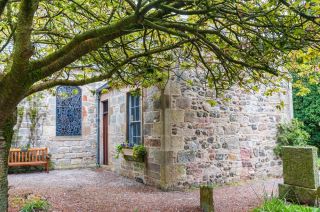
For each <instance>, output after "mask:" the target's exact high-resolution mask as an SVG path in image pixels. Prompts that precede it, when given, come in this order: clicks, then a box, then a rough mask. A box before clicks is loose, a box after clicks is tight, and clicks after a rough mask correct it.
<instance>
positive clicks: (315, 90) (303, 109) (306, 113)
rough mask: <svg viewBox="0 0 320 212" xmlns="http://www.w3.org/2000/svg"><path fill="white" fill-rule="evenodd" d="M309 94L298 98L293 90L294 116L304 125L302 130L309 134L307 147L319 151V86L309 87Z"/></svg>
mask: <svg viewBox="0 0 320 212" xmlns="http://www.w3.org/2000/svg"><path fill="white" fill-rule="evenodd" d="M308 88H309V89H310V93H309V94H307V95H305V96H298V95H297V92H298V89H293V108H294V116H295V118H297V119H298V120H300V121H303V123H304V129H305V130H306V131H307V132H308V133H309V134H310V140H309V142H308V144H309V145H313V146H316V147H318V148H319V149H320V109H319V108H320V86H319V85H309V87H308Z"/></svg>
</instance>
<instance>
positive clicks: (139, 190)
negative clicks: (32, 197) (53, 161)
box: [9, 169, 281, 212]
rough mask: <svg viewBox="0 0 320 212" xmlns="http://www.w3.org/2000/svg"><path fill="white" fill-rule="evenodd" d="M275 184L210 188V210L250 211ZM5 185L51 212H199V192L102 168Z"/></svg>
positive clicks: (19, 178) (13, 179)
mask: <svg viewBox="0 0 320 212" xmlns="http://www.w3.org/2000/svg"><path fill="white" fill-rule="evenodd" d="M279 182H281V180H279V179H269V180H266V181H255V182H250V184H249V183H246V184H243V185H238V186H223V187H220V188H216V189H215V190H214V201H215V210H216V211H218V212H220V211H221V212H229V211H230V212H231V211H236V212H241V211H250V210H251V209H252V208H254V207H256V206H257V205H259V204H260V203H261V202H262V200H263V196H264V194H265V193H266V192H265V191H267V192H268V193H269V194H270V193H271V192H272V191H273V192H277V184H278V183H279ZM9 185H10V192H9V193H10V198H11V199H14V198H15V197H17V196H18V197H21V196H26V195H28V194H36V195H41V196H43V197H44V198H46V199H48V201H49V202H50V204H51V205H52V208H51V209H52V211H65V212H73V211H77V212H78V211H94V212H104V211H108V212H109V211H116V212H118V211H139V212H140V211H166V212H167V211H183V212H185V211H201V210H200V208H199V190H192V191H186V192H180V191H174V192H164V191H161V190H159V189H156V188H153V187H150V186H145V185H143V184H140V183H138V182H135V181H133V180H130V179H127V178H124V177H121V176H119V175H117V174H115V173H113V172H110V171H105V170H103V169H92V170H90V169H81V170H64V171H61V170H60V171H51V172H50V173H49V174H46V173H32V174H19V175H10V176H9ZM10 211H12V212H14V211H17V209H15V208H10Z"/></svg>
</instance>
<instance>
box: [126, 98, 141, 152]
mask: <svg viewBox="0 0 320 212" xmlns="http://www.w3.org/2000/svg"><path fill="white" fill-rule="evenodd" d="M127 103H128V110H127V115H128V118H127V124H128V142H129V145H130V146H134V145H135V144H141V105H140V96H138V95H132V94H130V93H128V102H127Z"/></svg>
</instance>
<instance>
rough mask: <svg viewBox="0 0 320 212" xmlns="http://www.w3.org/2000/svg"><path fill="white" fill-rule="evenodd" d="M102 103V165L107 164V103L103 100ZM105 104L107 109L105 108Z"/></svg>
mask: <svg viewBox="0 0 320 212" xmlns="http://www.w3.org/2000/svg"><path fill="white" fill-rule="evenodd" d="M101 103H102V150H103V152H102V153H103V158H102V159H103V160H102V164H103V165H108V164H109V152H108V151H109V148H108V147H109V102H108V100H104V101H102V102H101ZM105 104H107V107H106V108H105Z"/></svg>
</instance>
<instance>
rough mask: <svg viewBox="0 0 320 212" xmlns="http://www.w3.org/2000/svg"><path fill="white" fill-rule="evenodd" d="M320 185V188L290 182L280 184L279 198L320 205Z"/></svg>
mask: <svg viewBox="0 0 320 212" xmlns="http://www.w3.org/2000/svg"><path fill="white" fill-rule="evenodd" d="M319 197H320V187H319V188H318V189H311V188H304V187H299V186H293V185H288V184H279V198H280V199H286V200H287V201H290V202H294V203H299V204H308V205H311V206H320V202H319Z"/></svg>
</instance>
